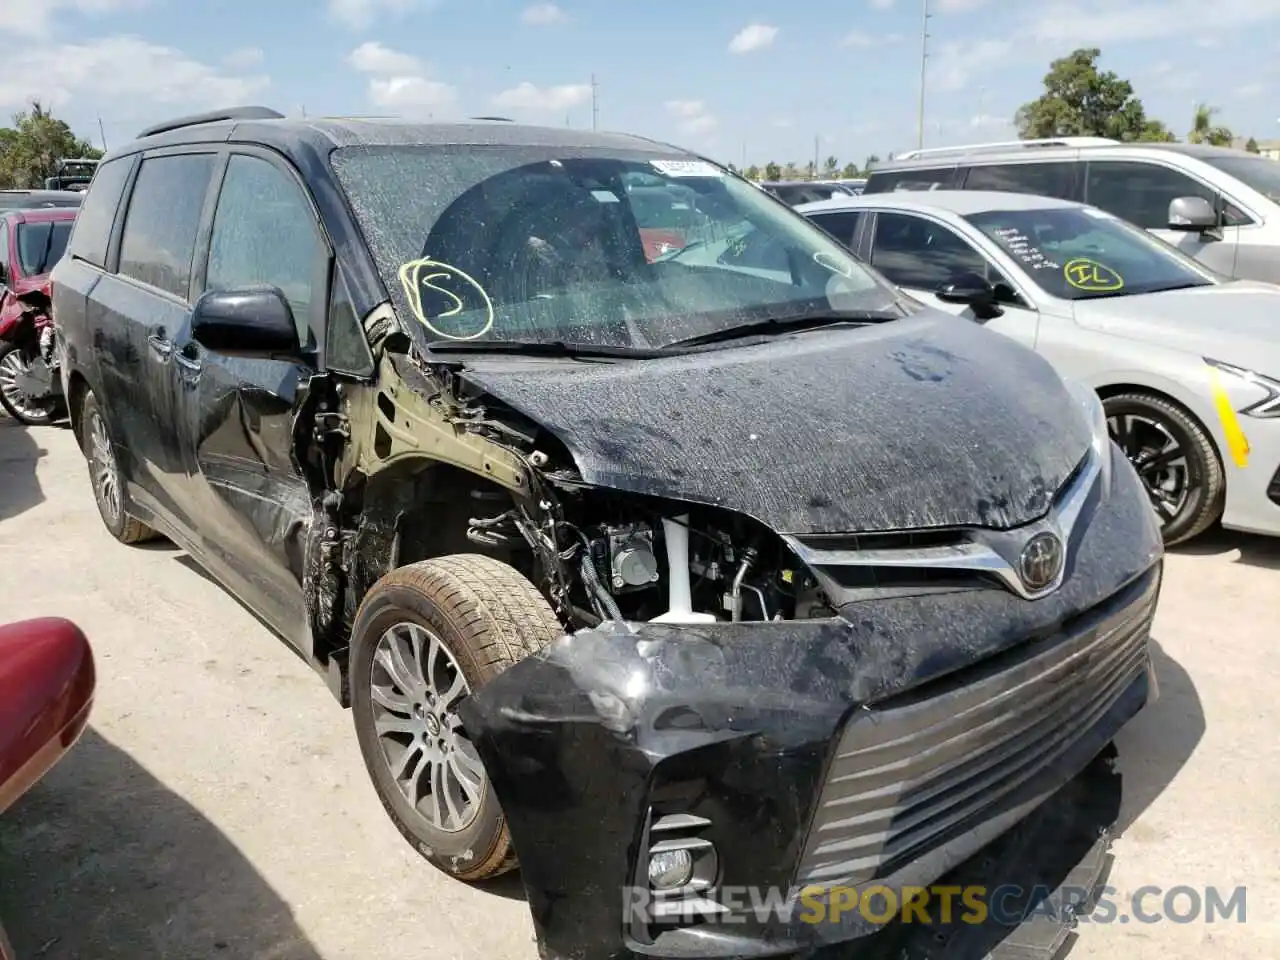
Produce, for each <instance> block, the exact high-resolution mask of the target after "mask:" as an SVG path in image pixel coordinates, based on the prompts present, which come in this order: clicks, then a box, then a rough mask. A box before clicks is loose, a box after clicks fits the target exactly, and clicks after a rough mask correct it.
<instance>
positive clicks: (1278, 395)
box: [1203, 357, 1280, 420]
mask: <svg viewBox="0 0 1280 960" xmlns="http://www.w3.org/2000/svg"><path fill="white" fill-rule="evenodd" d="M1203 359H1204V362H1205V363H1207V364H1208V365H1209V366H1211V367H1213V368H1214V369H1215V370H1221V371H1222V372H1223V373H1229V374H1231V375H1232V376H1233V377H1239V378H1240V379H1241V380H1243V381H1244V382H1245V383H1248V384H1252V385H1253V386H1255V387H1257V388H1258V389H1259V390H1262V391H1263V392H1264V393H1265V396H1264V397H1263V398H1262V399H1261V400H1258V401H1256V402H1254V403H1251V404H1249V406H1247V407H1244V408H1243V409H1241V410H1240V411H1238V412H1239V413H1243V414H1246V415H1247V416H1250V417H1257V418H1258V419H1259V420H1274V419H1276V418H1277V417H1280V380H1275V379H1272V378H1271V377H1268V376H1264V375H1263V374H1261V373H1255V372H1254V371H1252V370H1247V369H1245V368H1244V367H1237V366H1236V365H1235V364H1234V363H1225V362H1223V361H1222V360H1213V359H1211V358H1209V357H1204V358H1203Z"/></svg>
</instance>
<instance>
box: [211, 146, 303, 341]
mask: <svg viewBox="0 0 1280 960" xmlns="http://www.w3.org/2000/svg"><path fill="white" fill-rule="evenodd" d="M323 252H324V247H323V244H322V242H321V239H320V233H319V231H318V228H317V227H316V222H315V217H314V216H313V214H312V212H311V205H310V204H309V203H308V202H307V198H306V195H305V194H304V193H303V192H302V188H301V187H299V186H298V184H297V183H296V182H295V181H294V180H293V178H291V177H289V176H287V175H286V174H285V173H284V171H282V170H280V169H279V168H278V167H276V166H274V165H273V164H271V163H268V162H267V161H266V160H261V159H259V158H257V157H246V156H236V157H232V158H231V161H230V163H228V165H227V176H226V179H225V180H223V182H222V192H221V194H219V196H218V212H217V213H216V214H215V215H214V218H213V234H212V236H211V237H210V238H209V272H208V275H207V278H206V281H205V287H206V288H207V289H210V290H213V289H224V290H225V289H232V288H235V287H246V286H253V285H256V284H264V283H269V284H271V285H272V286H275V287H279V288H280V290H281V291H282V292H283V293H284V296H285V299H286V300H288V301H289V306H290V307H291V308H293V319H294V322H295V323H296V324H297V326H298V339H299V341H300V342H301V343H303V344H304V345H307V344H314V342H315V341H314V339H313V338H312V336H311V324H310V319H311V304H312V302H313V301H314V299H315V297H316V296H317V295H323V293H324V283H325V279H324V273H323V271H324V269H325V267H326V266H327V263H326V259H325V257H324V256H323V255H322V254H323Z"/></svg>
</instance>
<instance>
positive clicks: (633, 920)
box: [462, 470, 1160, 960]
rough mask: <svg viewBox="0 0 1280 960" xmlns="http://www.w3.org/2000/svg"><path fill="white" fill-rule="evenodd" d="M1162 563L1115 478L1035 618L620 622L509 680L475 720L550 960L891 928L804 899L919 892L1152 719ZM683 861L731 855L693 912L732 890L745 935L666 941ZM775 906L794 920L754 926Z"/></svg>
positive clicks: (1016, 607) (901, 612)
mask: <svg viewBox="0 0 1280 960" xmlns="http://www.w3.org/2000/svg"><path fill="white" fill-rule="evenodd" d="M1159 555H1160V546H1159V536H1158V531H1156V529H1155V525H1154V523H1153V521H1152V517H1151V514H1150V508H1149V507H1148V506H1147V503H1146V498H1145V495H1143V494H1142V493H1141V490H1140V488H1139V487H1138V485H1137V478H1136V476H1134V475H1133V473H1132V471H1131V470H1117V471H1116V476H1115V479H1114V482H1113V491H1112V496H1111V498H1110V500H1109V501H1107V502H1106V503H1104V504H1103V505H1101V506H1100V507H1099V509H1098V511H1097V513H1096V514H1095V515H1094V517H1093V519H1092V522H1091V523H1090V524H1089V525H1088V527H1087V528H1086V529H1085V530H1084V532H1083V534H1082V536H1081V538H1080V540H1079V541H1078V543H1077V545H1076V548H1075V553H1074V556H1073V560H1072V564H1071V570H1070V575H1069V576H1068V578H1067V580H1066V581H1065V582H1064V584H1063V586H1062V587H1061V588H1060V589H1059V590H1058V591H1056V592H1055V593H1053V594H1051V595H1050V596H1048V597H1045V598H1043V599H1040V600H1036V601H1026V600H1022V599H1020V598H1018V597H1016V596H1014V595H1013V594H1011V593H1009V592H1007V591H1005V590H1001V589H995V588H993V589H978V590H964V591H957V592H952V593H932V594H924V595H920V596H914V597H910V598H895V599H881V600H874V601H868V602H862V603H853V604H849V605H848V606H846V607H845V608H844V609H843V610H842V616H841V617H839V618H836V619H832V620H822V621H792V622H770V623H750V624H743V623H739V624H717V625H713V626H708V627H697V628H691V627H684V626H678V625H666V624H656V623H648V624H638V625H632V626H630V627H627V628H624V627H620V626H610V625H606V626H603V627H600V628H597V629H594V630H587V631H583V632H580V633H578V634H576V635H573V636H570V637H565V638H562V639H561V640H560V641H558V642H557V643H555V644H552V645H551V646H549V647H548V648H546V649H545V650H543V651H541V652H540V653H539V654H536V655H534V656H532V657H529V658H528V659H526V660H524V661H522V662H521V663H519V664H516V665H515V666H513V667H511V668H510V669H508V670H507V671H505V672H504V673H503V674H502V675H500V676H499V677H498V678H496V679H495V680H493V681H491V682H490V683H489V684H488V685H486V686H485V687H484V688H483V689H482V690H480V691H479V692H477V693H476V694H475V695H474V696H473V697H471V698H469V699H468V700H467V701H466V702H465V703H464V705H463V707H462V713H463V720H464V722H465V724H466V726H467V729H468V731H469V732H470V733H471V735H472V738H473V740H474V741H475V742H476V745H477V747H478V749H479V751H480V754H481V756H482V758H483V760H484V762H485V765H486V768H487V770H488V771H489V773H490V776H491V778H492V782H493V784H494V787H495V790H496V791H497V794H498V797H499V800H500V801H501V803H502V807H503V810H504V812H505V814H506V816H507V818H508V824H509V827H510V830H511V834H512V838H513V840H514V842H515V845H516V849H517V852H518V854H519V857H520V863H521V870H522V878H523V881H524V885H525V889H526V892H527V894H528V898H529V905H530V909H531V911H532V914H533V920H534V925H535V929H536V932H537V936H538V941H539V945H540V949H541V953H542V956H544V957H547V958H557V960H558V958H569V957H572V958H575V960H595V958H611V960H614V958H623V957H641V956H648V957H713V956H726V957H727V956H734V957H745V956H765V955H776V954H785V953H791V952H796V951H800V950H804V949H807V948H810V947H814V946H818V945H821V944H825V943H830V942H834V941H844V940H850V939H855V938H859V937H864V936H867V935H869V934H871V933H873V932H875V931H876V929H877V927H876V925H875V924H874V923H873V922H871V921H870V920H868V919H867V918H866V917H865V916H864V915H863V914H862V913H859V912H858V911H847V912H845V913H844V914H843V916H842V917H841V919H840V921H839V922H838V923H837V922H826V923H812V922H806V920H805V910H804V909H802V908H795V907H796V903H795V899H796V895H797V893H798V891H799V889H800V887H801V886H802V885H805V884H815V883H819V884H824V885H827V884H830V885H835V886H841V887H846V888H848V887H854V888H858V887H865V886H866V885H868V884H874V885H877V886H878V885H884V886H887V887H889V888H890V889H900V888H902V887H904V886H919V885H927V884H928V883H931V882H932V881H934V880H935V879H937V878H938V877H939V876H941V875H942V874H943V873H945V872H946V871H947V870H948V869H950V868H951V867H952V866H954V865H955V864H957V863H959V862H960V861H962V860H964V859H965V858H966V857H968V856H969V855H971V854H972V853H973V852H974V851H975V850H977V849H979V848H980V847H981V846H983V845H984V844H986V843H988V842H989V841H990V840H992V839H994V838H995V837H996V836H998V835H999V834H1000V833H1001V832H1003V831H1004V830H1006V829H1008V828H1009V827H1010V826H1012V825H1013V824H1014V823H1016V822H1017V821H1018V820H1019V819H1020V818H1022V817H1023V816H1025V815H1026V814H1027V813H1028V812H1030V811H1031V810H1032V809H1034V808H1035V806H1036V805H1037V804H1039V803H1040V802H1041V801H1043V800H1044V799H1045V798H1046V797H1047V796H1049V795H1050V794H1051V793H1052V792H1053V791H1055V790H1056V789H1058V788H1059V787H1060V786H1061V785H1062V784H1064V783H1066V782H1067V781H1068V780H1069V779H1070V778H1071V777H1072V776H1074V775H1075V774H1076V773H1077V772H1078V771H1080V770H1081V769H1083V767H1084V766H1085V765H1086V764H1087V763H1088V762H1089V760H1090V759H1092V757H1093V756H1094V755H1096V754H1097V752H1098V751H1099V750H1101V749H1102V748H1103V747H1104V746H1105V745H1106V743H1107V742H1108V741H1109V740H1110V739H1111V738H1112V737H1113V736H1114V734H1115V733H1116V731H1117V730H1119V729H1120V727H1121V726H1122V725H1123V724H1124V723H1125V722H1126V721H1127V720H1128V719H1129V718H1130V717H1131V716H1133V714H1135V713H1136V712H1137V711H1138V710H1139V709H1140V708H1141V707H1142V705H1143V703H1144V702H1146V700H1147V698H1148V694H1149V685H1148V679H1147V676H1148V674H1147V672H1148V669H1149V657H1148V653H1147V643H1146V641H1147V628H1148V627H1149V623H1150V617H1151V615H1152V612H1153V610H1154V605H1155V601H1156V598H1157V596H1158V593H1159V589H1160V564H1159V560H1158V557H1159ZM655 827H660V828H661V829H660V830H658V831H655V830H654V828H655ZM671 840H675V841H676V845H677V846H680V845H683V846H685V847H686V848H688V849H691V850H700V851H704V852H705V851H706V850H708V849H712V850H714V853H715V858H714V861H713V863H714V866H713V868H712V872H711V874H710V880H709V883H708V886H707V889H700V890H695V891H693V893H692V894H691V896H693V897H695V898H697V899H699V900H706V901H710V902H713V903H714V902H715V901H716V900H717V892H718V891H728V890H733V891H736V893H735V900H736V902H728V901H723V902H722V903H721V905H722V906H725V905H726V904H727V908H728V909H727V913H726V912H723V911H721V912H719V913H717V914H714V915H712V916H711V917H710V918H708V919H704V920H701V921H698V920H689V919H688V916H687V915H686V917H685V919H682V920H681V921H680V922H677V923H661V922H655V921H654V920H653V913H652V906H653V904H652V899H648V900H644V901H643V902H641V897H640V896H638V894H637V891H645V892H647V889H648V880H647V874H646V866H647V862H648V857H649V855H650V850H651V847H652V846H654V845H655V844H656V843H658V842H661V841H671ZM707 844H710V847H707ZM698 856H702V853H699V854H698ZM705 862H708V861H705V860H700V861H699V863H700V864H701V863H705ZM744 888H750V890H752V891H755V892H754V893H751V894H750V895H749V896H748V897H747V904H744V903H743V902H742V894H743V891H744ZM769 891H775V893H770V892H769ZM809 895H810V896H812V894H809ZM775 896H782V897H783V898H784V899H785V900H786V901H787V902H790V903H791V905H792V907H793V908H795V909H791V910H788V909H787V908H786V906H785V904H784V905H781V906H780V907H778V908H777V909H774V908H773V907H775V906H778V905H777V904H776V902H773V903H772V904H771V906H770V908H769V909H765V910H761V909H758V907H759V906H760V905H761V904H764V903H770V902H771V900H772V898H773V897H775ZM810 902H811V901H810ZM750 904H754V905H755V907H756V909H753V908H751V907H750V906H749V905H750ZM695 912H696V911H695Z"/></svg>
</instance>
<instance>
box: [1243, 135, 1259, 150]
mask: <svg viewBox="0 0 1280 960" xmlns="http://www.w3.org/2000/svg"><path fill="white" fill-rule="evenodd" d="M1244 148H1245V149H1246V150H1248V151H1249V152H1250V153H1261V152H1262V151H1261V150H1259V149H1258V141H1257V140H1255V139H1253V137H1250V138H1249V142H1248V143H1246V144H1245V145H1244Z"/></svg>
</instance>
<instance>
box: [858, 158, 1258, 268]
mask: <svg viewBox="0 0 1280 960" xmlns="http://www.w3.org/2000/svg"><path fill="white" fill-rule="evenodd" d="M944 189H945V190H1002V191H1006V192H1015V193H1033V194H1039V195H1042V196H1048V197H1057V198H1059V199H1062V200H1076V201H1079V202H1081V203H1087V204H1090V205H1092V206H1095V207H1101V208H1102V209H1103V210H1106V211H1108V212H1109V213H1113V214H1115V215H1116V216H1118V217H1122V218H1124V219H1125V220H1128V221H1130V222H1131V223H1135V224H1137V225H1138V226H1140V227H1144V228H1146V229H1148V230H1150V231H1152V232H1153V233H1155V234H1156V235H1157V236H1159V237H1160V238H1161V239H1163V240H1166V241H1168V242H1169V243H1172V244H1173V245H1174V246H1176V247H1177V248H1178V249H1180V250H1182V251H1183V252H1184V253H1187V254H1190V255H1191V256H1193V257H1195V258H1197V259H1198V260H1200V261H1201V262H1203V263H1205V264H1206V265H1208V266H1210V267H1212V268H1213V269H1215V270H1218V271H1220V272H1221V273H1224V274H1227V275H1228V276H1233V277H1241V278H1245V279H1249V280H1265V281H1269V282H1272V283H1280V162H1277V161H1275V160H1271V159H1268V158H1266V157H1262V156H1258V155H1257V154H1252V153H1246V152H1244V151H1242V150H1228V149H1226V148H1223V147H1209V146H1201V145H1198V144H1190V143H1121V142H1120V141H1118V140H1107V139H1105V138H1101V137H1060V138H1056V139H1051V140H1014V141H1009V142H1002V143H986V144H974V145H970V146H961V147H943V148H938V149H929V150H912V151H910V152H908V153H904V154H900V155H899V156H897V157H895V158H894V159H893V160H891V161H887V162H884V163H880V164H878V165H877V166H876V167H875V168H874V169H873V170H872V171H871V176H870V177H869V179H868V181H867V186H866V189H865V192H866V193H868V194H870V193H887V192H889V191H893V190H944Z"/></svg>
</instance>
